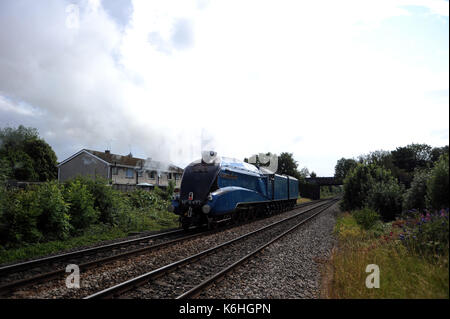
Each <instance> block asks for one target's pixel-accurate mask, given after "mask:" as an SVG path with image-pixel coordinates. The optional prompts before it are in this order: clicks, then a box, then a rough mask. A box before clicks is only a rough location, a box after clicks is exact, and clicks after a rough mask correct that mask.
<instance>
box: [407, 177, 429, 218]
mask: <svg viewBox="0 0 450 319" xmlns="http://www.w3.org/2000/svg"><path fill="white" fill-rule="evenodd" d="M429 178H430V172H429V171H427V170H417V171H416V172H415V173H414V178H413V180H412V182H411V187H410V188H409V189H408V190H407V191H406V192H405V194H404V195H403V209H413V208H416V209H420V210H422V209H424V208H425V207H426V200H425V199H426V195H427V181H428V179H429Z"/></svg>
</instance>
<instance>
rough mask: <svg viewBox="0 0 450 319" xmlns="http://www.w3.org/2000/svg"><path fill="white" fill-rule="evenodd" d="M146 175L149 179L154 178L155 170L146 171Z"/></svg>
mask: <svg viewBox="0 0 450 319" xmlns="http://www.w3.org/2000/svg"><path fill="white" fill-rule="evenodd" d="M148 177H149V178H151V179H155V171H151V172H150V173H148Z"/></svg>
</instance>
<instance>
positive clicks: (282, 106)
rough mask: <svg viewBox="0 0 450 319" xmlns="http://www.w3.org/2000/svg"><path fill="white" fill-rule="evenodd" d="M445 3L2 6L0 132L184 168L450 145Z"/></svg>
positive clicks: (324, 166)
mask: <svg viewBox="0 0 450 319" xmlns="http://www.w3.org/2000/svg"><path fill="white" fill-rule="evenodd" d="M448 15H449V3H448V1H443V0H430V1H425V0H386V1H381V0H376V1H362V0H354V1H345V0H343V1H280V0H277V1H263V0H257V1H248V0H240V1H231V0H227V1H219V0H217V1H213V0H211V1H208V0H195V1H188V0H180V1H168V0H160V1H147V0H145V1H126V0H120V1H119V0H103V1H87V0H86V1H83V0H81V1H76V0H75V1H44V0H39V1H35V0H29V1H20V0H2V1H0V127H5V126H17V125H19V124H23V125H26V126H32V127H36V128H38V129H39V132H40V135H41V136H42V137H43V138H44V139H45V140H46V141H47V142H48V143H49V144H50V145H51V146H52V147H53V149H54V150H55V152H56V154H57V156H58V160H59V161H62V160H64V159H65V158H67V157H68V156H70V155H72V154H74V153H75V152H77V151H79V150H80V149H82V148H90V149H95V150H100V151H103V150H105V149H111V151H112V152H113V153H118V154H128V153H129V152H130V151H131V152H132V153H133V155H135V156H138V157H144V158H147V157H151V158H154V159H160V160H167V161H170V162H172V163H175V164H177V165H180V166H182V167H184V166H185V165H186V164H188V163H189V162H191V161H192V160H195V159H197V158H200V156H201V154H200V151H201V150H202V149H213V150H216V151H217V152H218V154H219V155H224V156H228V157H235V158H241V159H243V158H244V157H249V156H251V155H252V154H255V153H259V152H268V151H271V152H272V153H278V154H279V153H281V152H291V153H293V154H294V158H295V159H296V160H297V161H298V164H299V168H302V167H305V166H306V167H307V168H308V169H309V170H310V171H315V172H316V173H317V175H318V176H331V175H333V173H334V166H335V164H336V161H337V160H338V159H339V158H341V157H356V156H358V155H360V154H364V153H368V152H370V151H375V150H380V149H383V150H392V149H395V148H396V147H398V146H405V145H407V144H410V143H413V142H414V143H427V144H430V145H432V146H443V145H446V144H448V141H449V132H448V131H449V120H448V116H449V17H448Z"/></svg>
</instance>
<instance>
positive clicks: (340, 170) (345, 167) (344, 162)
mask: <svg viewBox="0 0 450 319" xmlns="http://www.w3.org/2000/svg"><path fill="white" fill-rule="evenodd" d="M356 165H357V162H356V161H355V160H354V159H352V158H341V159H340V160H338V161H337V163H336V166H335V167H334V177H335V178H336V179H339V180H342V181H343V180H344V178H345V177H346V176H347V174H348V173H349V172H350V171H351V170H352V169H353V168H355V167H356Z"/></svg>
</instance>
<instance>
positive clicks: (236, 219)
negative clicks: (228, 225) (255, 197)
mask: <svg viewBox="0 0 450 319" xmlns="http://www.w3.org/2000/svg"><path fill="white" fill-rule="evenodd" d="M239 215H240V212H238V211H235V212H233V213H231V221H232V222H233V224H238V223H239Z"/></svg>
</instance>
